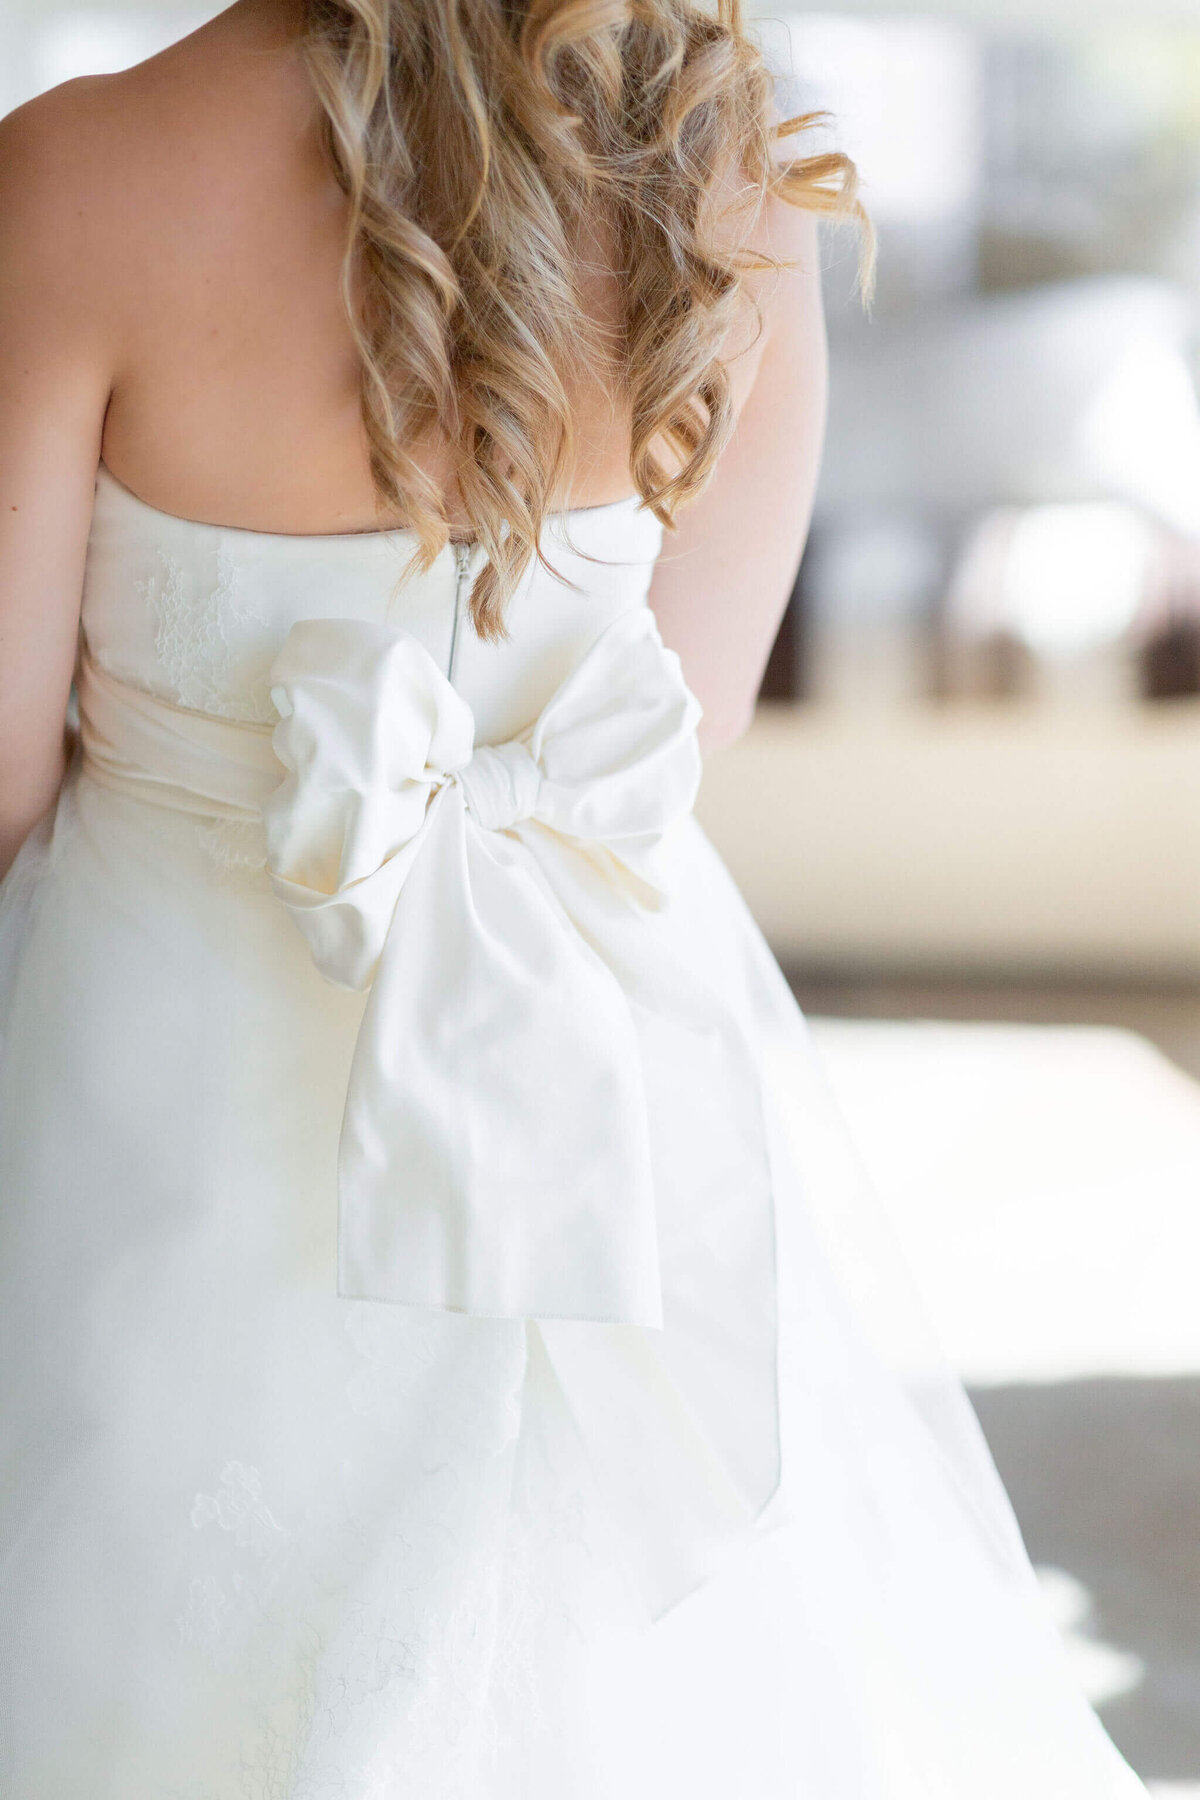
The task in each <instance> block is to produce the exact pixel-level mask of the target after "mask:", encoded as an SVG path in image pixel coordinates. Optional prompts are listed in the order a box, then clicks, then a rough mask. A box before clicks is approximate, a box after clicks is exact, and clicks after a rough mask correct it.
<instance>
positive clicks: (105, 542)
mask: <svg viewBox="0 0 1200 1800" xmlns="http://www.w3.org/2000/svg"><path fill="white" fill-rule="evenodd" d="M662 536H663V527H662V525H661V523H660V522H659V521H658V520H657V519H656V518H655V517H654V515H653V514H652V513H650V512H647V511H645V510H642V508H641V503H640V498H639V496H636V495H632V496H628V497H626V498H625V499H622V500H618V501H615V502H613V503H612V504H610V505H607V506H598V507H586V508H581V509H576V510H574V511H572V512H570V513H567V514H565V515H558V516H556V517H555V518H554V519H552V520H551V522H550V523H549V525H548V527H547V532H546V541H545V544H544V550H545V554H546V557H547V560H548V561H549V562H550V564H551V565H552V567H553V568H554V569H555V570H557V571H558V572H559V574H560V575H562V576H563V577H565V579H564V580H558V579H556V578H555V576H554V575H552V574H551V573H550V572H549V570H547V569H546V568H544V567H543V566H542V565H541V564H540V563H539V562H537V561H536V560H535V561H534V562H533V563H532V564H531V566H530V567H529V569H527V570H526V573H525V576H524V578H523V579H522V581H521V584H520V587H519V590H518V591H517V593H516V594H514V596H513V597H512V600H511V602H510V605H509V609H508V614H507V620H508V627H509V631H508V636H507V637H506V638H505V639H503V640H501V641H500V642H498V643H485V642H483V641H482V640H481V639H479V638H478V637H476V635H475V634H474V632H473V631H472V630H471V627H470V621H469V619H466V620H465V621H461V622H460V629H459V634H458V639H457V644H456V648H455V655H454V685H455V687H456V688H457V689H458V691H459V692H460V693H461V694H462V696H463V698H464V699H465V700H466V702H467V704H468V705H469V706H470V708H471V711H472V713H473V714H474V717H475V721H476V727H477V733H478V738H479V741H480V742H484V743H488V742H498V741H501V740H503V739H505V738H508V737H511V736H513V735H514V734H516V733H517V732H519V731H520V730H522V729H524V728H525V726H527V725H528V724H529V723H531V721H532V720H533V718H534V717H535V716H536V714H537V713H538V711H539V710H540V708H541V707H542V706H543V705H544V703H545V701H546V700H547V699H548V697H549V696H550V694H551V693H552V692H553V691H554V690H555V689H556V688H557V687H558V686H559V684H560V683H561V682H562V681H563V679H564V678H565V677H566V675H567V674H568V673H569V672H570V670H571V669H572V668H574V667H575V666H576V664H577V663H578V662H579V660H580V657H581V656H582V654H583V651H584V650H585V649H586V648H587V646H588V645H589V644H590V643H591V642H592V641H593V640H594V639H595V638H596V637H597V636H598V635H599V634H600V632H601V631H602V630H603V629H604V627H605V625H607V624H608V623H609V622H610V621H611V620H612V619H614V618H615V617H617V615H618V614H619V613H622V612H625V611H629V610H632V609H633V608H636V607H641V606H644V605H645V604H646V595H647V591H648V589H649V586H650V578H651V575H652V573H653V569H654V563H655V560H656V558H657V556H658V553H659V550H660V548H661V544H662ZM568 539H569V540H570V542H568ZM415 542H416V540H415V538H414V537H413V536H412V535H411V534H410V533H408V532H405V531H393V532H361V533H341V534H335V535H332V536H325V537H313V536H289V535H286V534H280V533H274V532H262V531H246V530H241V529H239V528H236V527H233V526H228V525H206V524H201V523H199V522H197V521H195V520H192V519H182V518H177V517H176V516H174V515H173V514H171V513H165V512H160V511H159V510H158V509H157V508H156V507H153V506H149V505H147V504H146V502H145V501H142V500H140V499H138V498H137V497H136V496H135V495H134V494H132V493H131V492H130V491H129V489H128V488H126V487H124V486H123V485H122V484H121V483H120V482H119V481H117V479H116V478H115V477H114V476H113V475H112V474H110V473H109V471H108V470H107V469H106V468H104V467H103V466H102V467H101V468H100V470H99V473H98V476H97V482H96V504H95V512H94V515H93V520H92V529H91V537H90V541H89V545H88V556H87V570H86V576H85V582H84V598H83V631H84V636H85V639H86V641H87V645H88V648H89V650H90V652H91V655H92V656H93V657H94V658H95V660H96V662H97V663H98V664H99V666H100V667H101V668H102V669H104V670H106V671H107V672H108V673H109V674H110V675H113V676H115V677H117V679H119V680H120V681H123V682H126V683H128V684H129V685H130V686H132V687H137V688H141V689H143V690H145V691H146V692H148V693H152V694H156V695H158V696H159V697H160V698H162V699H164V700H169V701H172V702H174V703H175V704H177V705H182V706H187V707H191V708H194V709H195V710H196V711H198V712H205V713H212V714H214V715H216V716H219V717H222V718H228V719H234V720H238V721H241V722H244V723H250V722H254V723H261V724H265V723H267V722H269V721H270V720H272V719H273V717H274V711H273V708H272V705H271V699H270V693H269V691H268V681H267V671H268V670H269V668H270V666H271V663H272V662H273V660H274V658H275V656H276V654H277V653H278V651H279V649H280V646H281V645H282V643H283V641H284V639H285V637H286V636H287V633H288V631H289V630H290V628H291V627H292V626H293V625H294V624H296V623H297V622H298V621H300V620H303V619H313V618H326V619H328V618H337V619H366V620H378V621H381V622H386V623H388V624H392V625H397V626H400V627H401V628H402V629H403V630H404V631H406V632H408V633H409V634H410V635H411V636H412V637H415V638H416V639H417V640H418V642H419V643H421V644H422V645H423V646H424V647H425V649H427V650H428V651H429V653H430V655H431V656H432V657H433V658H434V660H435V662H436V663H437V664H438V667H439V668H440V669H442V670H443V671H444V672H445V671H446V670H447V669H448V667H449V661H450V644H451V636H452V633H453V630H454V615H455V593H456V588H457V587H458V574H459V568H458V561H459V559H458V558H457V557H456V555H455V548H454V546H453V545H447V546H446V548H445V549H444V550H443V552H442V554H441V555H440V556H439V558H438V559H437V561H436V563H435V564H434V565H433V567H432V568H431V569H429V570H428V571H426V572H425V573H424V574H421V573H420V572H415V573H413V574H412V575H411V576H409V578H408V579H407V580H403V581H402V579H401V578H402V576H403V571H404V567H405V564H406V563H407V562H408V560H409V558H410V556H411V555H412V552H413V549H414V546H415ZM571 544H573V545H574V548H573V549H572V547H571ZM479 556H480V552H479V551H477V550H473V551H472V554H471V559H470V562H469V564H468V578H467V583H466V587H467V589H468V590H469V585H470V580H471V579H472V578H473V577H474V575H475V574H476V573H477V571H478V568H479ZM589 558H595V559H596V560H594V561H591V560H589ZM570 583H574V584H576V585H575V586H571V585H569V584H570Z"/></svg>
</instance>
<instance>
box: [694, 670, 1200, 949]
mask: <svg viewBox="0 0 1200 1800" xmlns="http://www.w3.org/2000/svg"><path fill="white" fill-rule="evenodd" d="M699 815H700V819H701V822H702V823H703V824H704V826H705V827H706V829H707V830H708V832H709V834H710V835H711V837H712V838H713V840H714V842H715V843H716V845H717V847H718V849H719V850H720V851H721V852H722V854H723V855H724V856H725V857H726V859H727V861H728V863H729V865H730V868H731V870H732V872H733V874H734V876H735V878H736V880H737V881H738V883H739V884H740V886H741V887H742V890H743V892H744V893H745V895H746V898H747V900H748V902H749V904H750V906H751V908H752V910H753V911H754V913H755V914H756V916H757V918H758V920H759V923H760V925H761V926H762V927H763V930H764V931H765V932H766V935H767V937H768V938H769V940H770V942H771V944H772V946H773V948H774V950H775V952H776V954H777V955H779V956H780V957H781V958H782V959H784V960H785V961H791V962H795V963H797V964H801V965H803V966H804V967H806V968H809V969H817V970H820V969H830V970H836V971H843V970H845V971H849V972H854V971H859V970H861V971H866V972H870V971H874V970H878V969H889V970H892V971H896V972H903V971H905V970H911V971H916V972H921V973H926V972H938V971H967V972H970V971H981V970H988V971H993V972H1003V971H1008V972H1010V973H1012V974H1021V975H1026V976H1038V975H1044V976H1051V977H1055V978H1057V977H1062V976H1075V975H1080V976H1096V977H1103V978H1105V979H1117V980H1123V979H1126V978H1128V979H1134V978H1137V979H1151V980H1159V979H1176V978H1179V979H1188V980H1195V979H1196V978H1197V977H1200V705H1198V704H1197V703H1195V702H1192V701H1180V702H1176V703H1173V704H1172V703H1165V704H1162V705H1160V706H1157V707H1152V708H1144V709H1138V708H1133V707H1131V708H1129V709H1127V710H1126V709H1117V708H1113V709H1108V708H1104V709H1096V710H1094V711H1091V710H1087V709H1083V710H1078V711H1071V710H1057V709H1054V708H1050V707H1045V708H1042V707H1036V706H1030V707H1026V706H1021V705H992V706H985V705H963V706H947V707H941V708H939V707H933V706H928V707H915V706H914V707H904V708H897V709H894V710H892V711H880V712H877V713H874V714H872V713H869V712H854V711H843V710H841V709H835V708H823V707H816V706H814V707H793V706H781V705H776V706H770V705H767V706H763V707H760V709H759V715H758V718H757V719H756V721H755V723H754V725H753V727H752V728H751V730H750V732H749V733H748V734H747V735H746V737H745V738H743V739H742V741H741V742H740V743H738V744H735V745H733V746H732V747H731V748H730V749H728V750H725V751H723V752H721V753H720V754H718V755H715V756H713V757H711V758H709V760H708V763H707V765H706V770H705V775H704V782H703V786H702V788H701V793H700V801H699Z"/></svg>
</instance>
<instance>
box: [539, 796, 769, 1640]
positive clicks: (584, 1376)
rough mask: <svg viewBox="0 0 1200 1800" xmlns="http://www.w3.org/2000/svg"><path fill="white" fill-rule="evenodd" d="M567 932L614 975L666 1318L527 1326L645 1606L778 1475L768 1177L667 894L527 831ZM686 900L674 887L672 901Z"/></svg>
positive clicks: (706, 1555)
mask: <svg viewBox="0 0 1200 1800" xmlns="http://www.w3.org/2000/svg"><path fill="white" fill-rule="evenodd" d="M527 838H528V842H529V845H530V849H531V852H532V853H533V854H534V855H536V857H537V859H538V861H539V864H540V865H541V867H542V870H543V873H544V874H545V875H546V878H547V881H548V883H549V885H550V886H551V887H552V888H553V889H554V891H555V893H556V894H557V896H558V898H559V899H560V901H561V902H562V904H563V906H564V909H565V910H566V911H567V913H568V914H569V916H570V918H571V921H572V924H573V926H574V928H575V930H576V931H577V932H578V933H579V934H580V936H581V937H582V938H583V940H584V941H585V942H586V943H587V944H589V945H590V946H592V947H593V948H594V949H595V951H596V952H597V954H599V955H600V956H601V957H602V958H603V960H604V961H605V963H606V964H607V966H608V967H609V968H611V969H612V970H613V973H614V976H615V977H616V979H617V980H618V981H619V982H620V984H621V987H622V989H623V991H624V993H625V996H626V1001H627V1004H628V1006H629V1008H630V1017H631V1018H632V1020H633V1022H634V1027H635V1030H636V1033H637V1040H638V1059H639V1065H640V1069H641V1080H642V1084H643V1089H644V1092H645V1094H646V1100H647V1108H648V1115H649V1119H650V1134H651V1136H650V1154H651V1165H652V1169H653V1178H654V1189H655V1201H656V1215H657V1228H658V1246H659V1262H660V1268H661V1271H662V1295H663V1323H664V1326H665V1330H664V1331H663V1332H662V1333H661V1334H659V1335H655V1336H653V1337H651V1336H650V1335H648V1334H646V1333H627V1332H619V1331H617V1332H614V1331H613V1330H611V1329H610V1330H605V1331H603V1332H597V1331H595V1330H592V1331H591V1332H589V1331H587V1330H581V1329H579V1328H578V1327H576V1326H574V1325H572V1324H569V1323H567V1324H558V1323H549V1322H547V1323H542V1324H541V1325H540V1330H541V1334H542V1338H543V1340H544V1342H545V1345H546V1349H547V1353H548V1355H549V1358H550V1362H551V1364H552V1366H553V1368H554V1370H555V1373H556V1376H557V1378H558V1381H559V1385H560V1387H561V1388H562V1390H563V1393H564V1395H565V1397H566V1400H567V1403H568V1405H569V1407H570V1409H571V1411H572V1414H573V1416H574V1420H575V1425H576V1430H577V1432H578V1434H579V1437H580V1439H581V1442H582V1443H583V1445H584V1448H585V1450H586V1451H587V1453H588V1456H589V1460H590V1462H591V1464H592V1467H593V1471H594V1474H595V1478H596V1480H597V1483H598V1485H599V1486H600V1488H601V1490H602V1491H603V1492H604V1494H605V1496H606V1504H607V1505H608V1507H609V1511H610V1514H611V1516H612V1517H613V1520H614V1522H615V1524H616V1526H617V1528H618V1530H619V1532H620V1534H621V1537H622V1539H623V1540H624V1542H625V1544H626V1548H627V1552H628V1557H629V1561H630V1564H631V1566H632V1568H633V1570H634V1572H635V1574H636V1577H637V1582H638V1586H639V1588H640V1590H641V1592H642V1594H643V1596H644V1597H645V1599H646V1602H647V1604H648V1606H649V1609H650V1612H651V1615H652V1616H655V1617H657V1616H659V1615H661V1614H662V1613H664V1612H666V1611H667V1610H669V1608H670V1607H671V1606H673V1605H674V1604H676V1603H677V1602H678V1601H680V1600H682V1599H683V1598H684V1597H685V1596H686V1595H687V1594H688V1593H689V1592H690V1591H691V1590H692V1589H693V1588H696V1587H698V1586H699V1585H701V1583H702V1582H703V1581H704V1580H706V1579H707V1577H708V1576H709V1575H710V1574H711V1573H712V1571H713V1570H714V1569H715V1568H716V1567H717V1566H718V1564H719V1563H720V1562H721V1561H722V1560H723V1559H724V1557H725V1556H726V1555H727V1554H728V1552H729V1550H730V1549H731V1547H732V1546H733V1545H734V1544H735V1543H737V1542H740V1541H741V1540H742V1538H743V1537H745V1536H747V1535H749V1534H750V1533H752V1532H753V1531H754V1530H755V1529H756V1528H757V1529H761V1528H762V1525H761V1521H762V1520H763V1517H764V1514H765V1512H766V1509H767V1507H768V1505H769V1504H770V1503H771V1502H772V1501H773V1500H774V1499H775V1497H776V1494H777V1490H778V1488H779V1485H780V1478H781V1461H782V1450H781V1443H780V1432H779V1399H778V1372H777V1360H778V1318H777V1293H776V1262H777V1258H776V1244H775V1189H776V1170H775V1167H774V1162H773V1148H772V1139H771V1131H770V1126H769V1122H768V1116H767V1111H766V1106H767V1100H766V1096H765V1095H764V1091H763V1085H762V1079H761V1076H760V1073H759V1057H758V1054H757V1047H756V1046H755V1045H753V1044H752V1043H751V1042H750V1040H749V1038H748V1036H747V1026H746V1021H745V1020H744V1019H743V1018H742V1017H741V1016H740V1014H739V1010H738V1008H737V1006H736V1004H734V1002H733V998H732V994H731V992H730V991H727V984H726V983H724V982H717V981H714V980H713V979H712V975H711V971H709V970H708V969H707V967H706V965H705V961H704V957H705V956H706V955H707V953H708V947H709V946H711V943H712V938H711V936H707V937H702V939H701V944H700V945H698V949H699V948H700V947H701V946H703V954H701V955H698V956H697V957H691V956H690V955H689V954H688V950H687V947H686V946H687V934H686V929H685V920H684V919H680V918H677V917H676V916H675V915H674V913H673V911H672V907H673V901H672V898H671V896H670V894H669V893H667V894H664V896H663V906H662V910H660V911H657V912H651V913H646V912H639V913H637V914H634V913H633V911H632V909H631V908H630V907H629V905H628V903H627V902H626V903H624V904H622V902H621V901H620V899H619V898H617V897H615V896H614V895H613V893H612V889H611V884H609V883H605V882H602V881H600V880H598V879H596V878H595V876H594V875H593V874H592V873H591V872H590V871H589V868H588V865H587V862H586V860H585V859H581V858H579V857H578V856H576V855H574V854H573V853H572V850H571V847H570V846H569V845H568V844H566V843H564V842H563V841H562V840H560V839H557V838H556V837H555V835H554V834H552V833H549V832H546V831H543V830H540V829H537V828H528V829H527ZM680 905H681V909H682V910H683V912H684V913H685V914H686V913H687V911H688V905H687V899H686V895H684V896H683V897H682V899H681V901H680Z"/></svg>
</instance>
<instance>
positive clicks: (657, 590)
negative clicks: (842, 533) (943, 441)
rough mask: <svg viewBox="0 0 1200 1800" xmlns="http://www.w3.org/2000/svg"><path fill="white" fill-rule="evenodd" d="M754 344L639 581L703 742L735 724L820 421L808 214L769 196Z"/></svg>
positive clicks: (750, 691)
mask: <svg viewBox="0 0 1200 1800" xmlns="http://www.w3.org/2000/svg"><path fill="white" fill-rule="evenodd" d="M767 220H768V228H769V238H768V240H767V243H768V248H769V249H770V251H771V253H772V254H774V255H777V256H781V257H789V258H791V257H794V258H796V259H797V266H796V267H795V268H791V269H785V270H783V271H782V272H781V273H780V274H779V275H778V276H775V275H771V276H769V277H768V278H767V280H768V284H769V285H768V288H767V291H766V293H765V295H764V297H763V299H762V310H763V330H764V334H765V348H764V349H763V350H762V352H761V356H760V361H759V367H758V373H757V375H756V377H755V379H754V383H753V386H752V387H751V390H750V394H749V397H748V398H747V399H746V401H745V402H744V404H743V406H742V410H741V413H740V415H739V417H738V422H737V427H736V430H735V432H734V435H733V437H732V439H731V440H730V442H729V444H728V446H727V448H726V449H725V451H724V453H723V455H722V457H721V460H720V462H719V463H718V465H717V470H716V473H715V474H714V475H713V477H712V479H711V481H710V482H709V485H708V487H707V488H706V489H705V490H704V493H703V494H702V495H701V497H700V498H699V499H698V500H696V501H695V502H694V503H693V505H691V506H690V507H687V508H685V509H683V510H682V511H681V512H680V514H679V529H678V531H677V532H669V533H668V534H667V536H666V539H665V541H664V544H663V555H662V559H661V561H660V563H659V565H658V567H657V569H656V570H655V574H654V580H653V582H652V584H651V588H650V604H651V605H652V607H653V608H654V611H655V614H656V616H657V618H658V622H659V626H660V629H661V631H662V635H663V638H664V639H665V641H666V642H667V643H668V644H669V645H670V646H671V648H672V649H673V650H677V651H678V653H679V656H680V659H681V661H682V663H683V672H684V675H685V677H686V679H687V682H688V685H689V686H690V687H691V689H692V691H693V693H694V694H695V695H696V697H697V698H698V699H699V701H700V703H701V705H702V706H703V708H704V719H703V721H702V723H701V727H700V741H701V744H702V746H703V748H704V749H705V750H706V751H708V750H714V749H718V748H720V746H721V745H723V744H728V743H731V742H732V741H733V740H734V739H735V738H736V737H739V736H740V735H741V733H742V732H743V731H744V730H745V729H746V727H747V725H748V724H749V723H750V720H751V718H752V716H753V712H754V701H755V698H756V696H757V693H758V689H759V685H760V683H761V681H762V675H763V670H764V668H765V667H766V662H767V658H768V656H769V655H770V653H771V646H772V644H773V643H774V641H775V635H776V632H777V631H778V629H779V622H780V619H781V618H782V616H783V611H784V608H785V607H786V605H787V602H788V597H789V595H790V594H791V591H792V587H793V585H794V583H795V579H796V571H797V568H798V567H799V563H800V556H801V553H802V551H803V548H804V540H805V538H806V537H807V535H808V524H809V518H810V515H811V512H812V502H813V494H814V491H815V488H816V482H817V472H818V469H819V466H820V460H821V447H822V443H823V439H824V432H825V404H826V383H827V362H826V348H825V321H824V313H823V309H822V304H821V281H820V267H819V244H818V237H817V223H816V219H815V218H814V216H813V214H811V213H808V212H800V211H798V210H797V209H796V208H795V207H793V206H789V205H788V204H787V202H785V201H779V200H775V199H772V200H771V201H769V202H768V208H767Z"/></svg>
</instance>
